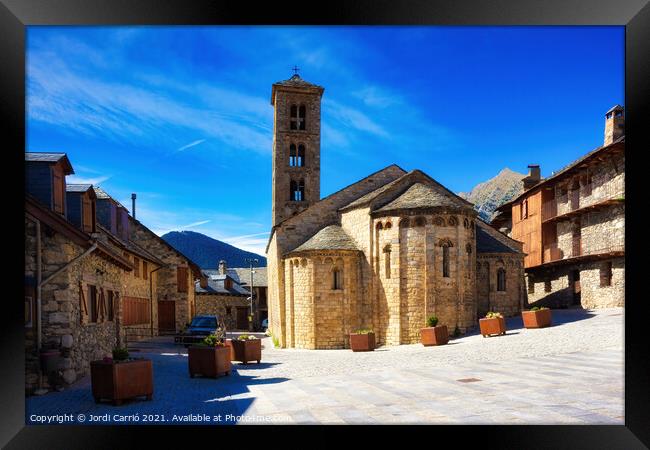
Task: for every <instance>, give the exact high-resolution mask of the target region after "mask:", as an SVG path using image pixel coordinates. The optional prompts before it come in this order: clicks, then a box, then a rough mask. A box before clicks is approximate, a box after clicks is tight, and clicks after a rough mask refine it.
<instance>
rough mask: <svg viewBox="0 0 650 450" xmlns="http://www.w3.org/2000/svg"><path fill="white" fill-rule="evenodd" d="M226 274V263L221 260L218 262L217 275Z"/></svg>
mask: <svg viewBox="0 0 650 450" xmlns="http://www.w3.org/2000/svg"><path fill="white" fill-rule="evenodd" d="M225 274H226V261H224V260H223V259H222V260H221V261H219V275H225Z"/></svg>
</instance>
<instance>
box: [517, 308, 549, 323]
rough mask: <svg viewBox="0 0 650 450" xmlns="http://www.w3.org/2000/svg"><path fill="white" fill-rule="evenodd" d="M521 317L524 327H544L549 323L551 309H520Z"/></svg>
mask: <svg viewBox="0 0 650 450" xmlns="http://www.w3.org/2000/svg"><path fill="white" fill-rule="evenodd" d="M521 318H522V319H523V320H524V327H526V328H544V327H548V326H550V325H551V310H550V309H539V310H537V311H522V312H521Z"/></svg>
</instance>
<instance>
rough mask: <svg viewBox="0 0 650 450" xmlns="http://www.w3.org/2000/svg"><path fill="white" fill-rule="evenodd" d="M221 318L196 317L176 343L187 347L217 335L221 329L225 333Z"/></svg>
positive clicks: (177, 337) (177, 338)
mask: <svg viewBox="0 0 650 450" xmlns="http://www.w3.org/2000/svg"><path fill="white" fill-rule="evenodd" d="M220 322H221V321H220V320H219V316H207V315H203V316H194V318H193V319H192V322H191V323H190V325H189V326H188V327H187V328H186V329H185V330H184V331H183V332H182V333H181V334H179V335H178V336H176V339H175V341H176V342H178V343H181V344H185V346H186V347H187V346H189V345H190V344H193V343H196V342H201V341H202V340H203V339H204V338H205V337H206V336H208V335H210V334H215V333H216V332H217V330H219V328H221V329H223V330H224V332H225V327H224V325H223V323H220Z"/></svg>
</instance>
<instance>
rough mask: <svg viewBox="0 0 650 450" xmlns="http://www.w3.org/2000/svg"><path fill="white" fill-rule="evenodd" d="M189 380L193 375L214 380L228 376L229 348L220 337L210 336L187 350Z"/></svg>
mask: <svg viewBox="0 0 650 450" xmlns="http://www.w3.org/2000/svg"><path fill="white" fill-rule="evenodd" d="M187 356H188V358H187V364H188V368H189V372H190V378H194V376H195V375H197V374H199V375H203V376H205V377H213V378H216V377H218V376H220V375H230V348H228V347H227V346H226V344H225V343H224V341H223V336H222V335H216V334H210V335H208V336H206V337H205V338H204V339H203V341H202V342H200V343H199V344H197V345H192V346H191V347H190V348H188V349H187Z"/></svg>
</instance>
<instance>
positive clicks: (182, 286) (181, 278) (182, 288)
mask: <svg viewBox="0 0 650 450" xmlns="http://www.w3.org/2000/svg"><path fill="white" fill-rule="evenodd" d="M176 278H177V280H176V282H177V284H178V292H187V267H177V268H176Z"/></svg>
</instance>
